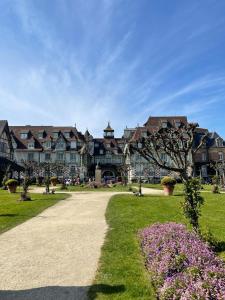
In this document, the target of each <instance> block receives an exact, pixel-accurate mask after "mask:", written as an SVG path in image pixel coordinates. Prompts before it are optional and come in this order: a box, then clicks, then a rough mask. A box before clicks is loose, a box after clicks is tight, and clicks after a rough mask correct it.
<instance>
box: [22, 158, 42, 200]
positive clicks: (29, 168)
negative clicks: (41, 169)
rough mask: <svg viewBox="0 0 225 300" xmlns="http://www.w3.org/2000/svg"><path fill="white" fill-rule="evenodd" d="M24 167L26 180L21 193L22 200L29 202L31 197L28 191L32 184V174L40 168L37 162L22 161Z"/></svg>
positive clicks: (24, 179)
mask: <svg viewBox="0 0 225 300" xmlns="http://www.w3.org/2000/svg"><path fill="white" fill-rule="evenodd" d="M22 164H23V167H24V178H23V184H22V187H23V192H22V193H21V198H20V200H22V201H27V200H31V197H30V196H28V189H29V186H30V184H31V181H32V180H31V179H32V174H33V173H34V172H35V171H36V169H37V168H38V164H37V163H36V162H35V161H22Z"/></svg>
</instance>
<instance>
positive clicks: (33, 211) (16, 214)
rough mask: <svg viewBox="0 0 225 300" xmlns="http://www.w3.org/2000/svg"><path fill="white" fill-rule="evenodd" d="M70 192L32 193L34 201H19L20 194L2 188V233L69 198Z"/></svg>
mask: <svg viewBox="0 0 225 300" xmlns="http://www.w3.org/2000/svg"><path fill="white" fill-rule="evenodd" d="M68 196H69V195H68V194H54V195H42V194H32V195H31V198H32V201H24V202H18V201H17V200H18V199H19V198H20V194H19V193H18V192H17V193H15V194H9V193H8V191H2V190H0V233H2V232H4V231H6V230H8V229H10V228H12V227H14V226H16V225H18V224H20V223H23V222H24V221H26V220H28V219H30V218H32V217H34V216H36V215H37V214H39V213H41V212H42V211H43V210H44V209H46V208H47V207H49V206H52V205H54V204H55V203H57V202H58V201H59V200H62V199H65V198H67V197H68Z"/></svg>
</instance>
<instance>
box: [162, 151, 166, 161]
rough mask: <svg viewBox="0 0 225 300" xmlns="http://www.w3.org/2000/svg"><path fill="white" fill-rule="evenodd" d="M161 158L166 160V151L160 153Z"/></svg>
mask: <svg viewBox="0 0 225 300" xmlns="http://www.w3.org/2000/svg"><path fill="white" fill-rule="evenodd" d="M161 160H162V161H165V162H166V161H167V155H166V153H161Z"/></svg>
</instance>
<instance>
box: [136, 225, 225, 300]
mask: <svg viewBox="0 0 225 300" xmlns="http://www.w3.org/2000/svg"><path fill="white" fill-rule="evenodd" d="M140 237H141V246H142V250H143V253H144V255H145V259H146V267H147V269H148V271H149V272H150V274H151V279H152V282H153V285H154V287H155V289H156V292H157V296H158V299H160V300H170V299H171V300H172V299H174V300H178V299H180V300H190V299H196V300H224V299H225V265H224V262H223V261H222V260H220V259H219V258H218V257H217V256H216V255H215V254H214V252H213V251H212V250H211V249H210V248H209V247H208V246H207V244H205V243H204V242H203V241H202V240H201V239H200V238H199V237H198V236H197V235H196V234H195V233H193V232H189V231H187V229H186V227H185V226H184V225H182V224H176V223H166V224H154V225H153V226H151V227H149V228H145V229H144V230H142V231H141V232H140Z"/></svg>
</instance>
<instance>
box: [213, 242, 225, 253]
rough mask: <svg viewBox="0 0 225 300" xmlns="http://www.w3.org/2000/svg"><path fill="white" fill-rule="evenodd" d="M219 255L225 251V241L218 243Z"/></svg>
mask: <svg viewBox="0 0 225 300" xmlns="http://www.w3.org/2000/svg"><path fill="white" fill-rule="evenodd" d="M215 251H216V252H217V253H219V252H223V251H225V241H218V242H217V243H216V246H215Z"/></svg>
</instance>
